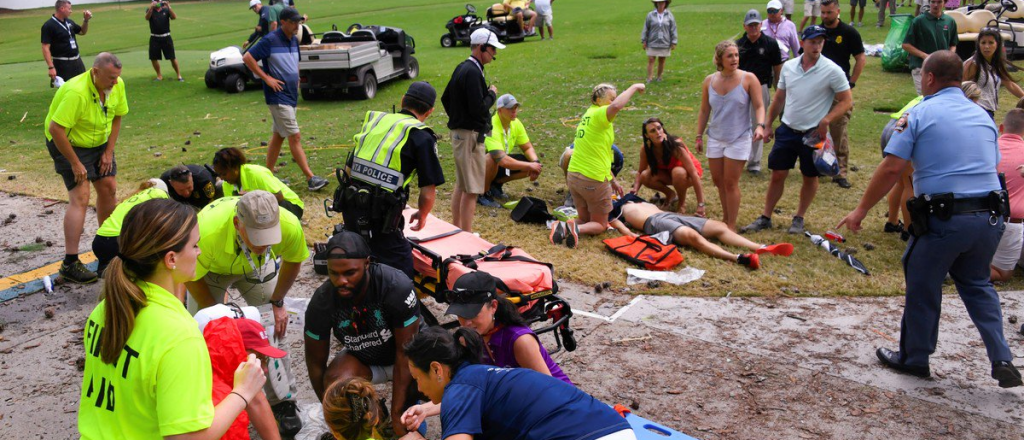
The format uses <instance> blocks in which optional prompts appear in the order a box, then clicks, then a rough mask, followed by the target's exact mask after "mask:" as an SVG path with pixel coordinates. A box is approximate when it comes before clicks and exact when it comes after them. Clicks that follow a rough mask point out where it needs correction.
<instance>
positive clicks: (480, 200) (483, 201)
mask: <svg viewBox="0 0 1024 440" xmlns="http://www.w3.org/2000/svg"><path fill="white" fill-rule="evenodd" d="M476 204H477V205H481V206H486V207H488V208H501V204H500V203H498V202H495V201H494V199H492V198H490V197H487V196H480V197H477V198H476Z"/></svg>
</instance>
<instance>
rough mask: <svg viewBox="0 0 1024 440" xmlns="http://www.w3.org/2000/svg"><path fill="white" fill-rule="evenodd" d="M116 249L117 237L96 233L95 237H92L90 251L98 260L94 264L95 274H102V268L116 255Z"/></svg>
mask: <svg viewBox="0 0 1024 440" xmlns="http://www.w3.org/2000/svg"><path fill="white" fill-rule="evenodd" d="M117 251H118V245H117V237H104V236H102V235H97V236H96V238H94V239H92V253H94V254H96V260H97V262H98V265H97V266H96V273H97V274H99V275H100V276H103V270H104V269H106V268H107V265H109V264H110V260H113V259H114V257H116V256H117Z"/></svg>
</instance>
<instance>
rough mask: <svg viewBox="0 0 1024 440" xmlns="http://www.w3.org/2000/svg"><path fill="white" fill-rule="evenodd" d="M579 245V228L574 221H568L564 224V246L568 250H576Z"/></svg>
mask: <svg viewBox="0 0 1024 440" xmlns="http://www.w3.org/2000/svg"><path fill="white" fill-rule="evenodd" d="M579 244H580V227H579V226H577V225H576V220H573V219H570V220H569V221H567V222H565V246H566V247H568V248H569V249H576V246H579Z"/></svg>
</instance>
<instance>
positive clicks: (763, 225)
mask: <svg viewBox="0 0 1024 440" xmlns="http://www.w3.org/2000/svg"><path fill="white" fill-rule="evenodd" d="M771 228H772V219H770V218H768V217H765V216H763V215H762V216H760V217H758V218H757V220H754V222H753V223H751V224H749V225H746V226H744V227H742V228H740V232H757V231H761V230H764V229H771Z"/></svg>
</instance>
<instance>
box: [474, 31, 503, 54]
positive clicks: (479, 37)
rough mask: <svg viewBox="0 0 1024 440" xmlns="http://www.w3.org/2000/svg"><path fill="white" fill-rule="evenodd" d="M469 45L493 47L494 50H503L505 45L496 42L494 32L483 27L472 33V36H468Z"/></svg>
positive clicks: (496, 37)
mask: <svg viewBox="0 0 1024 440" xmlns="http://www.w3.org/2000/svg"><path fill="white" fill-rule="evenodd" d="M469 44H470V45H477V44H486V45H488V46H494V47H495V48H496V49H504V48H505V45H504V44H501V42H500V41H498V35H497V34H495V33H494V31H492V30H490V29H487V28H485V27H482V28H479V29H477V30H475V31H473V34H472V35H470V36H469Z"/></svg>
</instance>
